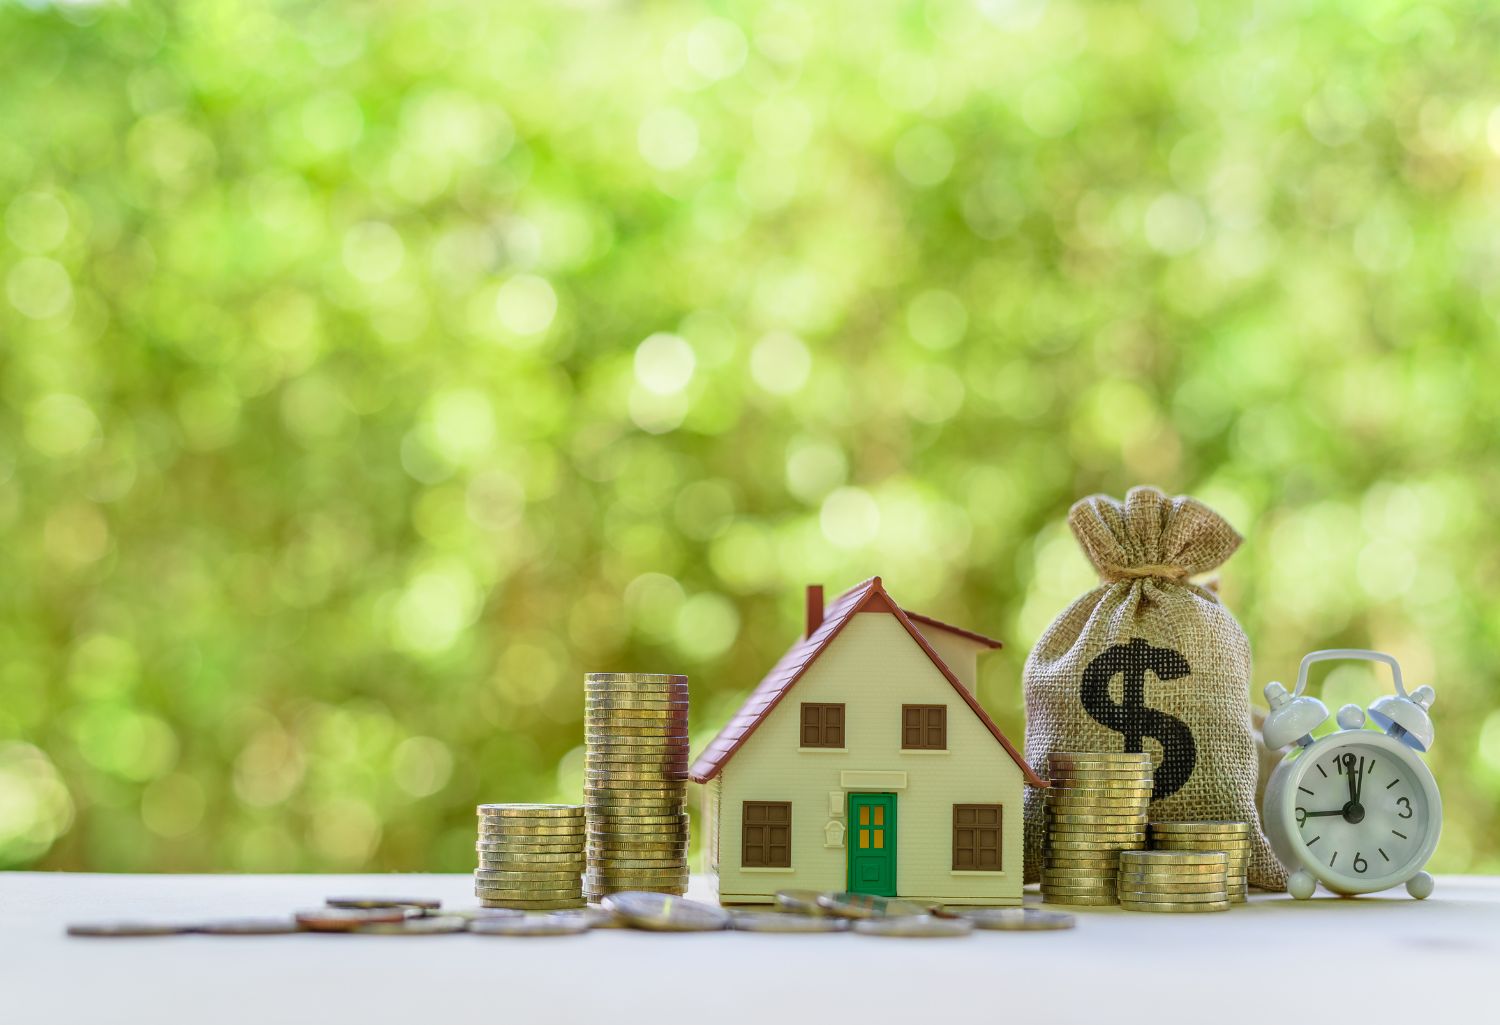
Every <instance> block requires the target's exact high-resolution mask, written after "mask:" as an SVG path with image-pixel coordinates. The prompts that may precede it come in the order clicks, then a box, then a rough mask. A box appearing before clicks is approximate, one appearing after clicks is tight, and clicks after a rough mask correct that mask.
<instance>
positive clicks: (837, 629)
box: [692, 577, 1046, 787]
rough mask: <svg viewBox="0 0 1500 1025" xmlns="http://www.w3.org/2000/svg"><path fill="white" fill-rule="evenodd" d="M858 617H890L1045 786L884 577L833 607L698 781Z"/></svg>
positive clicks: (763, 687)
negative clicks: (891, 592)
mask: <svg viewBox="0 0 1500 1025" xmlns="http://www.w3.org/2000/svg"><path fill="white" fill-rule="evenodd" d="M858 614H887V615H889V616H891V617H892V618H894V619H895V621H896V622H897V623H898V624H900V626H901V628H902V629H903V630H904V631H905V632H906V634H907V636H909V637H910V639H911V640H912V642H913V643H915V644H916V645H917V646H918V647H919V648H920V649H921V650H922V652H923V653H924V654H925V655H926V656H927V658H928V660H929V661H930V662H931V664H932V665H933V667H934V668H936V670H937V671H938V673H939V675H940V676H941V678H942V679H944V680H946V681H947V682H948V684H949V685H950V686H951V687H952V689H953V690H954V691H955V692H956V693H957V694H958V696H959V697H960V698H961V700H962V702H963V703H964V704H965V705H967V706H968V707H969V709H970V711H972V712H973V714H974V715H975V716H976V717H978V719H979V721H980V723H981V724H983V726H984V727H985V729H986V731H987V732H988V733H989V735H990V736H991V737H992V738H993V739H994V740H995V742H997V743H998V744H999V745H1000V746H1001V748H1003V749H1004V751H1005V753H1006V754H1008V755H1009V756H1010V758H1011V760H1012V761H1013V762H1015V764H1016V766H1017V767H1018V768H1019V769H1020V770H1021V774H1022V776H1023V777H1024V779H1025V780H1026V782H1027V783H1029V784H1031V785H1032V786H1037V787H1044V786H1046V783H1045V782H1044V781H1043V780H1042V779H1041V778H1040V777H1038V776H1037V775H1036V773H1035V772H1033V771H1032V769H1031V766H1029V765H1028V764H1027V763H1026V761H1025V759H1023V758H1022V757H1021V755H1020V752H1018V751H1017V750H1016V749H1015V747H1014V746H1013V745H1012V744H1011V742H1010V741H1009V739H1007V738H1006V736H1005V734H1004V733H1002V732H1001V731H1000V728H999V727H998V726H997V725H995V722H994V720H993V719H991V718H990V716H989V714H988V713H986V712H985V710H984V708H983V707H982V706H981V705H980V704H979V702H978V700H977V699H976V698H975V697H974V695H973V693H971V691H970V689H969V688H968V687H966V686H964V684H963V682H962V681H961V680H960V679H959V678H958V677H957V676H956V675H955V674H954V673H953V671H952V669H950V668H949V667H948V665H947V664H946V663H945V662H944V661H943V659H942V658H941V656H939V655H938V653H937V651H936V649H934V648H933V646H932V644H931V643H930V642H929V641H928V640H927V638H926V637H924V636H923V634H922V632H921V631H920V630H919V629H918V628H917V627H916V625H915V624H914V623H913V622H912V620H911V619H910V618H909V617H908V616H907V614H906V613H905V612H903V611H902V609H901V607H900V606H899V605H897V604H896V603H895V602H894V601H893V600H891V597H890V595H888V594H887V593H886V591H885V588H884V587H883V586H882V585H881V582H880V578H879V577H872V578H871V579H870V580H867V581H865V582H864V583H862V584H858V585H856V586H855V587H853V588H850V589H849V590H848V591H846V592H845V593H844V594H842V595H840V596H839V597H838V598H837V599H836V600H835V601H834V603H833V604H832V605H831V606H830V607H829V608H828V611H827V613H826V615H825V616H824V618H823V622H822V623H821V624H820V625H819V626H818V628H817V629H816V630H814V631H813V632H812V633H811V634H809V635H808V636H807V637H805V638H804V639H802V640H801V641H799V642H798V643H796V644H794V645H793V646H792V647H791V649H790V650H789V651H788V652H787V653H786V654H785V655H783V656H782V658H781V660H780V661H779V662H777V663H776V665H775V666H774V667H773V668H772V669H771V672H770V673H768V674H767V675H766V677H765V678H764V679H763V680H762V681H761V682H760V684H759V686H757V687H756V688H755V690H754V691H753V692H752V693H751V695H750V698H749V700H747V701H746V702H745V704H744V705H743V706H742V707H741V708H740V710H739V712H738V713H737V714H736V715H735V716H734V717H733V718H732V719H731V720H730V721H729V723H728V724H727V725H726V726H725V727H724V729H723V730H721V731H720V733H719V735H718V736H717V737H715V738H714V740H713V741H712V742H711V743H710V744H709V745H708V747H707V748H706V749H705V750H704V751H703V753H702V754H700V755H699V756H698V759H697V761H695V762H694V763H693V768H692V778H693V779H694V780H696V781H697V782H699V783H706V782H708V781H709V780H711V779H713V778H714V777H716V776H717V775H718V774H719V773H720V772H721V771H722V769H723V767H724V765H725V764H726V763H727V762H728V761H729V759H730V758H731V757H732V756H733V755H734V754H735V752H736V751H738V750H739V748H740V747H741V745H743V744H744V743H745V742H746V741H747V740H748V739H749V738H750V736H751V735H752V734H753V733H754V732H755V731H756V729H757V728H758V727H759V726H760V724H761V723H762V722H763V721H764V720H765V719H766V717H767V716H769V715H770V714H771V713H772V711H773V710H774V709H775V708H776V707H777V705H779V704H780V703H781V701H782V700H783V699H784V698H785V697H786V696H787V694H788V693H789V692H790V691H791V689H792V688H793V686H794V685H795V684H796V683H797V681H798V680H799V679H801V678H802V676H803V675H804V674H805V673H806V672H807V671H808V670H809V668H811V667H812V665H813V664H814V663H815V662H816V661H817V660H818V659H819V657H820V656H822V655H823V653H824V651H825V650H826V649H827V648H828V647H829V645H831V644H832V643H833V642H834V640H835V638H837V637H838V636H839V635H840V633H841V632H842V631H843V630H844V628H845V627H846V626H847V625H848V624H849V622H850V621H851V619H852V618H853V617H854V616H856V615H858Z"/></svg>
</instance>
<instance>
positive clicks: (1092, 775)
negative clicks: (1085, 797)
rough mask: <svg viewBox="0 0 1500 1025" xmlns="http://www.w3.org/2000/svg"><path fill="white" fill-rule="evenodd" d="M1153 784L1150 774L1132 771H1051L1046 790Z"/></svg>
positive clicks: (1109, 787) (1103, 788) (1102, 788)
mask: <svg viewBox="0 0 1500 1025" xmlns="http://www.w3.org/2000/svg"><path fill="white" fill-rule="evenodd" d="M1155 782H1156V781H1155V780H1154V779H1153V778H1152V775H1151V773H1149V772H1144V773H1143V772H1136V771H1135V770H1133V769H1053V770H1052V773H1051V778H1050V779H1049V780H1048V783H1049V786H1048V789H1049V790H1050V789H1051V788H1052V787H1064V788H1066V787H1071V786H1083V787H1095V788H1098V789H1101V790H1107V789H1112V788H1114V787H1146V786H1155ZM1044 793H1045V791H1044Z"/></svg>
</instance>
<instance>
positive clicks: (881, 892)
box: [849, 794, 896, 897]
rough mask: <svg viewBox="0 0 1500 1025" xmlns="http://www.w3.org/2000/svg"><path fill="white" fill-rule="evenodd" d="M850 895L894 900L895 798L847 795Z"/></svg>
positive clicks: (889, 795)
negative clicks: (873, 896)
mask: <svg viewBox="0 0 1500 1025" xmlns="http://www.w3.org/2000/svg"><path fill="white" fill-rule="evenodd" d="M849 892H850V893H872V894H875V895H876V896H880V897H894V896H896V795H895V794H850V795H849Z"/></svg>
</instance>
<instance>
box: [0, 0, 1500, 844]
mask: <svg viewBox="0 0 1500 1025" xmlns="http://www.w3.org/2000/svg"><path fill="white" fill-rule="evenodd" d="M1497 53H1500V21H1497V18H1496V15H1495V13H1494V11H1493V9H1492V8H1491V6H1490V5H1488V4H1484V3H1479V2H1477V0H1476V2H1467V3H1463V2H1458V3H1446V4H1444V3H1439V4H1427V5H1421V6H1417V5H1411V4H1407V3H1397V2H1394V0H1361V2H1358V3H1354V2H1345V3H1327V2H1318V3H1313V2H1307V0H1269V2H1267V3H1261V4H1256V5H1242V4H1241V5H1236V4H1207V3H1201V2H1199V3H1194V2H1191V0H1145V2H1142V3H1139V4H1129V3H1103V2H1099V3H1092V2H1079V0H1073V2H1068V0H989V2H982V3H977V4H975V3H964V2H958V0H955V2H948V3H943V2H931V3H914V2H900V3H890V4H868V3H854V2H838V3H827V4H792V3H783V4H778V3H748V2H746V3H710V4H701V3H664V2H662V3H625V2H617V3H607V2H594V3H573V4H568V3H562V4H550V3H549V4H541V3H536V4H530V3H512V2H507V3H504V4H496V3H486V2H477V0H475V2H451V0H450V2H441V0H439V2H435V3H423V4H394V3H290V2H286V3H272V4H249V3H227V2H204V0H184V2H181V3H173V4H155V3H133V4H130V5H129V6H114V5H107V6H100V7H89V6H70V7H66V8H63V9H54V8H52V7H49V6H47V5H46V4H44V3H41V2H40V0H34V2H32V3H29V4H17V3H14V2H5V0H0V69H3V70H0V76H3V88H0V215H3V224H0V227H3V231H0V285H3V295H0V581H3V586H0V865H4V866H11V867H27V866H33V867H42V868H69V869H101V870H163V871H167V870H211V869H239V870H352V869H361V868H370V869H404V870H418V869H420V870H445V871H464V870H466V869H468V868H470V867H472V864H473V846H472V844H473V840H474V834H473V828H474V827H473V805H474V804H475V803H476V802H479V801H500V800H550V799H556V800H567V799H572V800H577V799H578V795H579V791H580V779H581V775H582V751H581V748H580V743H581V733H582V727H581V717H582V684H581V677H582V674H583V673H584V672H585V671H589V670H630V669H636V670H643V671H644V670H655V671H679V672H686V673H689V674H690V675H691V677H692V680H693V693H694V702H695V707H694V712H693V722H694V731H695V734H697V736H698V743H699V745H700V746H701V744H702V742H703V741H704V740H706V739H707V737H708V736H710V735H711V734H712V732H713V730H714V729H715V728H716V727H717V726H718V725H719V724H720V723H721V722H722V721H723V719H724V718H725V717H726V716H727V715H728V714H729V712H730V711H731V710H732V708H733V707H734V706H735V704H736V702H737V700H738V699H739V698H740V697H741V696H742V695H743V693H744V692H745V690H746V689H747V688H749V687H750V686H752V685H753V684H754V682H755V681H756V680H757V679H758V678H759V676H760V675H761V673H762V672H763V671H764V669H765V668H766V667H768V666H769V665H770V664H771V662H772V661H773V660H774V659H775V658H776V657H777V656H778V655H779V654H780V652H781V650H782V649H783V648H784V647H785V646H786V645H787V644H788V643H790V642H791V641H792V640H793V639H794V638H795V635H796V634H797V632H798V629H799V624H800V614H801V598H800V588H801V586H802V585H803V584H805V583H807V582H811V581H822V582H825V583H827V584H828V585H829V586H830V587H831V588H833V589H835V590H838V589H841V588H842V587H844V586H846V585H848V584H850V583H852V582H854V581H855V580H858V579H860V578H862V577H864V576H867V575H869V574H871V573H880V574H881V575H883V576H884V578H885V580H886V582H887V584H888V586H889V587H890V588H891V590H892V592H893V593H894V594H895V596H896V597H897V599H898V600H900V601H901V602H902V603H903V604H905V605H907V606H908V607H910V608H913V609H915V610H918V611H921V612H925V613H929V614H932V615H936V616H940V617H942V618H945V619H948V620H950V621H952V622H956V623H959V624H961V625H965V626H970V627H973V628H975V629H979V630H982V631H985V632H988V633H992V634H994V635H997V636H999V637H1002V638H1003V639H1005V640H1006V642H1007V645H1008V646H1007V648H1006V650H1005V651H1003V652H1001V653H999V654H998V655H996V656H993V657H991V658H990V659H989V660H988V663H987V665H986V667H985V670H984V674H983V682H982V687H981V697H982V699H983V700H984V701H985V703H986V704H987V705H988V706H989V707H990V708H991V709H993V710H994V711H995V712H996V714H997V717H998V718H999V720H1000V721H1001V723H1002V725H1003V726H1005V727H1006V728H1007V730H1009V731H1011V733H1012V734H1013V735H1014V736H1015V737H1017V738H1018V739H1019V738H1020V736H1021V734H1022V733H1023V730H1024V726H1023V723H1022V718H1021V699H1020V693H1019V689H1018V688H1019V677H1020V667H1021V664H1022V662H1023V661H1024V657H1025V652H1026V650H1027V648H1028V647H1029V645H1030V644H1031V643H1032V642H1033V641H1034V640H1035V639H1036V637H1037V636H1038V635H1039V634H1040V632H1041V630H1042V629H1043V628H1044V627H1045V626H1046V624H1047V623H1048V622H1049V621H1050V620H1051V619H1052V617H1053V616H1055V615H1056V614H1057V613H1058V611H1060V610H1061V609H1062V608H1063V607H1064V606H1065V605H1066V604H1067V603H1068V602H1069V601H1071V600H1072V599H1073V598H1074V597H1076V596H1077V595H1078V594H1079V593H1081V592H1082V591H1083V590H1085V589H1086V588H1087V587H1088V586H1090V584H1091V582H1092V580H1091V577H1090V573H1089V570H1088V567H1087V565H1086V563H1085V562H1084V560H1083V557H1082V555H1081V554H1080V553H1079V551H1078V550H1077V547H1076V545H1075V544H1074V543H1073V541H1072V539H1071V537H1070V536H1069V535H1068V533H1067V531H1066V528H1065V526H1064V524H1063V517H1064V514H1065V512H1066V509H1067V507H1068V505H1069V504H1070V503H1071V502H1072V501H1073V500H1074V499H1075V498H1077V497H1079V496H1081V495H1084V494H1088V493H1091V492H1095V491H1107V492H1110V493H1114V494H1120V493H1123V491H1124V490H1125V488H1126V487H1128V486H1129V485H1131V484H1135V483H1142V482H1153V483H1157V484H1160V485H1162V486H1163V487H1165V488H1167V489H1169V490H1172V491H1177V492H1186V493H1191V494H1193V495H1196V496H1198V497H1200V498H1202V499H1204V500H1205V501H1207V502H1209V503H1210V504H1212V505H1214V506H1215V507H1216V508H1218V509H1219V510H1220V511H1221V512H1222V513H1224V514H1225V515H1226V516H1227V517H1228V518H1229V519H1230V520H1231V521H1232V522H1233V523H1235V524H1236V525H1237V526H1238V527H1239V528H1240V529H1241V530H1242V531H1243V532H1244V533H1245V535H1246V538H1247V540H1246V544H1245V546H1244V548H1243V549H1242V550H1241V552H1240V553H1239V554H1238V555H1236V556H1235V557H1234V558H1233V559H1232V560H1231V561H1230V562H1229V563H1228V564H1227V565H1226V566H1225V567H1224V569H1223V576H1222V593H1223V594H1224V596H1225V599H1226V601H1227V603H1228V604H1229V606H1230V607H1231V608H1232V609H1233V610H1235V611H1236V613H1237V614H1238V615H1239V616H1240V618H1241V620H1242V622H1243V623H1244V625H1245V628H1246V630H1247V632H1248V633H1249V635H1250V638H1251V640H1252V643H1253V644H1254V647H1255V653H1256V673H1255V680H1254V685H1253V689H1254V692H1255V694H1256V695H1257V698H1258V695H1259V690H1260V686H1261V685H1263V684H1264V683H1265V682H1266V680H1268V679H1271V678H1279V679H1283V680H1287V679H1288V678H1290V677H1293V676H1294V675H1295V671H1296V664H1297V659H1298V658H1299V657H1300V656H1301V655H1302V654H1303V653H1304V652H1305V651H1307V650H1309V649H1312V648H1317V647H1326V646H1333V645H1358V646H1370V647H1376V648H1380V649H1384V650H1388V651H1391V652H1393V653H1394V654H1396V655H1397V656H1398V657H1399V658H1400V659H1401V661H1402V663H1403V665H1404V666H1405V668H1406V670H1407V673H1408V676H1409V678H1410V679H1411V680H1412V681H1413V682H1414V683H1432V684H1433V685H1434V686H1435V687H1436V688H1437V692H1438V704H1437V707H1436V709H1435V714H1436V720H1437V728H1438V742H1437V744H1436V747H1435V749H1434V751H1433V753H1432V764H1433V766H1434V768H1435V770H1436V773H1437V776H1438V779H1439V782H1440V784H1441V785H1442V786H1443V789H1444V796H1445V801H1446V804H1447V817H1446V828H1445V833H1444V837H1443V843H1442V845H1441V847H1440V848H1439V852H1438V855H1437V858H1436V860H1435V867H1436V868H1437V869H1439V870H1442V871H1491V872H1494V871H1500V712H1497V711H1496V710H1495V709H1496V704H1497V700H1496V698H1497V684H1496V680H1495V673H1494V669H1493V664H1494V654H1495V651H1496V648H1497V645H1500V636H1497V634H1500V629H1497V624H1500V591H1497V587H1496V581H1497V578H1500V546H1497V544H1496V534H1497V528H1496V526H1495V510H1496V508H1497V506H1500V466H1497V461H1496V458H1495V457H1496V451H1497V449H1496V427H1497V423H1496V421H1497V409H1500V402H1497V399H1500V383H1497V382H1500V345H1497V343H1496V340H1495V333H1496V318H1497V315H1500V214H1497V205H1496V200H1497V196H1500V90H1497V87H1496V81H1497V74H1500V63H1497V58H1496V54H1497ZM1379 686H1380V681H1379V680H1377V678H1376V677H1374V676H1373V675H1372V674H1368V673H1365V672H1363V671H1361V670H1359V669H1356V668H1341V669H1338V670H1335V671H1334V672H1333V674H1332V675H1330V676H1329V677H1328V678H1327V679H1326V681H1321V682H1320V690H1321V691H1322V693H1323V694H1324V696H1325V698H1326V699H1327V700H1328V701H1329V703H1330V704H1331V705H1336V704H1338V703H1340V702H1342V701H1347V700H1360V701H1362V702H1364V703H1368V701H1369V700H1371V699H1373V698H1374V697H1375V696H1376V694H1377V693H1378V688H1379Z"/></svg>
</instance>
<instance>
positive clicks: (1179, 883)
mask: <svg viewBox="0 0 1500 1025" xmlns="http://www.w3.org/2000/svg"><path fill="white" fill-rule="evenodd" d="M1228 871H1229V855H1227V854H1225V853H1224V852H1223V851H1122V852H1121V853H1120V907H1122V908H1124V909H1125V910H1126V911H1170V912H1177V913H1194V912H1202V911H1228V910H1229V892H1228V889H1227V883H1226V876H1227V873H1228Z"/></svg>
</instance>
